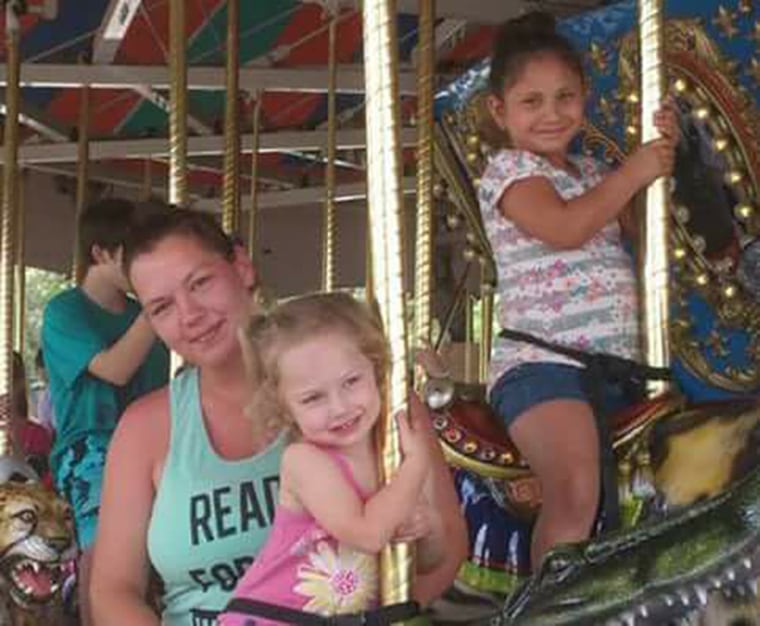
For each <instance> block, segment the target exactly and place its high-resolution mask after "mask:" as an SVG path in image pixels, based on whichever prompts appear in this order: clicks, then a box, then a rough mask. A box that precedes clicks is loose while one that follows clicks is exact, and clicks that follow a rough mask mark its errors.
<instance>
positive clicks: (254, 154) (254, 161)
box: [248, 91, 263, 259]
mask: <svg viewBox="0 0 760 626" xmlns="http://www.w3.org/2000/svg"><path fill="white" fill-rule="evenodd" d="M254 98H256V100H255V102H254V104H253V138H252V142H251V143H252V145H251V197H250V214H249V215H248V254H250V255H251V257H252V258H254V259H255V258H256V252H257V250H258V245H257V238H258V235H259V233H258V218H259V207H258V204H259V189H258V185H259V134H260V133H261V100H262V98H263V94H262V92H261V91H257V92H256V94H255V95H254Z"/></svg>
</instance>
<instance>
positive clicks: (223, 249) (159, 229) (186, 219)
mask: <svg viewBox="0 0 760 626" xmlns="http://www.w3.org/2000/svg"><path fill="white" fill-rule="evenodd" d="M156 208H157V206H156V203H155V202H153V203H152V205H151V207H150V210H146V211H144V212H143V211H141V212H142V213H144V217H142V218H141V219H140V220H139V221H138V222H137V224H136V225H135V228H134V229H132V231H131V233H130V236H129V238H128V239H127V241H126V244H125V246H124V271H125V272H126V274H127V275H129V271H130V269H131V267H132V263H134V260H135V258H136V257H138V256H140V255H141V254H145V253H147V252H150V251H152V250H153V249H154V248H155V247H156V246H157V245H158V244H159V243H160V242H161V241H163V240H164V239H166V238H167V237H168V236H170V235H183V236H186V237H192V238H194V239H195V240H196V241H198V242H199V243H200V244H201V245H202V246H203V247H205V248H207V249H208V250H211V251H213V252H218V253H219V254H221V255H222V256H223V257H224V258H226V259H229V260H231V259H232V258H233V257H234V254H235V245H236V244H237V242H236V241H235V240H233V239H232V238H230V237H229V236H227V235H226V234H225V232H224V231H223V230H222V227H221V226H220V225H219V223H218V222H217V221H216V220H215V219H214V217H213V216H212V215H209V214H207V213H199V212H197V211H191V210H189V209H180V208H176V207H172V206H171V205H164V208H163V210H156Z"/></svg>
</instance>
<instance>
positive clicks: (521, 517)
mask: <svg viewBox="0 0 760 626" xmlns="http://www.w3.org/2000/svg"><path fill="white" fill-rule="evenodd" d="M682 4H683V6H681V5H682ZM745 4H746V3H745ZM668 10H669V11H673V12H674V13H676V14H678V13H679V11H681V12H682V13H685V14H690V15H692V16H693V14H694V12H695V11H701V12H703V13H704V14H705V15H704V16H702V17H703V19H701V20H700V19H698V18H699V16H694V17H692V18H689V19H673V20H670V21H669V22H668V23H667V24H666V37H665V40H666V41H667V44H666V49H665V62H666V66H667V69H668V74H669V80H670V82H671V84H672V86H673V91H674V93H675V98H676V102H677V106H678V109H679V112H680V114H681V122H682V133H683V136H684V141H683V143H682V146H681V149H680V150H679V153H678V157H677V164H676V172H675V185H674V187H673V190H672V200H673V211H672V228H671V246H672V251H671V258H672V269H671V280H670V283H671V286H670V289H671V314H672V329H671V333H670V334H671V339H672V343H673V349H672V352H673V354H674V360H673V363H672V372H673V375H674V377H675V383H676V384H675V385H674V389H673V391H672V392H671V393H668V394H666V395H660V396H659V397H655V398H653V399H650V400H648V401H646V402H643V403H641V404H639V405H638V406H636V407H634V408H633V409H631V410H628V411H626V412H625V413H624V414H620V415H615V416H611V417H610V420H609V431H610V437H609V439H610V441H609V443H610V447H611V449H612V450H613V451H614V463H613V464H614V465H616V470H617V471H616V483H617V488H618V489H617V490H618V496H619V501H620V505H621V522H622V528H621V529H619V530H617V531H615V532H612V533H609V532H603V533H601V534H595V536H594V537H592V539H591V540H590V541H588V542H586V543H582V544H577V545H569V546H560V547H558V548H556V549H555V550H554V551H552V552H551V553H550V554H549V555H548V556H547V558H546V560H545V562H544V564H543V566H542V567H541V570H540V571H539V572H536V573H535V575H534V576H532V577H530V574H531V572H530V570H529V545H530V527H531V524H532V520H533V518H534V516H535V512H536V510H537V508H538V507H539V506H540V500H541V494H540V489H539V488H538V485H537V484H536V481H535V479H534V478H533V477H532V476H531V473H530V468H529V467H527V465H526V464H525V462H524V461H523V460H522V459H521V457H520V454H519V451H518V450H517V449H516V448H515V447H514V445H513V444H512V442H511V441H510V439H509V436H508V434H507V433H506V431H505V429H504V428H503V427H502V426H501V424H500V422H499V420H498V418H496V417H495V416H494V415H492V414H491V413H490V411H489V410H488V408H487V406H485V404H484V403H483V402H482V396H483V393H482V389H481V390H477V391H476V392H475V393H474V394H472V393H471V394H470V396H471V397H461V396H460V397H459V398H457V399H456V400H455V401H454V402H453V403H452V404H451V405H450V406H449V407H447V408H445V409H442V410H439V412H438V415H437V417H436V420H435V427H436V429H437V431H438V433H439V436H440V439H441V442H442V445H443V447H444V450H445V452H446V454H447V457H448V459H449V461H450V463H451V464H452V466H453V467H454V468H455V470H454V471H455V482H456V484H457V487H458V489H459V493H460V497H461V500H462V503H463V508H464V511H465V515H466V517H467V521H468V526H469V530H470V538H471V557H470V559H469V561H468V563H466V564H465V567H464V568H463V570H462V572H461V574H460V580H461V581H462V582H464V583H466V584H467V586H468V587H469V588H470V589H475V590H477V591H478V592H490V593H496V594H499V595H501V596H506V597H507V598H508V599H507V603H506V606H505V608H504V610H503V612H502V611H493V610H492V611H491V613H490V614H487V615H485V616H484V618H483V621H482V623H483V624H486V623H489V624H498V623H504V624H512V623H514V624H541V625H544V624H547V625H548V624H605V623H609V624H633V623H648V624H668V623H670V622H669V620H671V619H676V618H680V617H683V616H685V615H688V614H689V613H692V612H695V611H700V609H701V608H702V607H703V606H704V605H705V604H706V603H707V602H708V598H709V597H710V596H711V594H713V592H715V591H716V590H720V591H721V593H723V594H725V595H727V596H731V595H742V594H746V593H747V592H748V591H749V590H752V589H754V586H755V583H756V579H757V578H758V575H759V574H760V447H758V442H760V405H758V402H757V400H756V395H757V392H758V390H760V363H758V354H760V353H758V351H757V349H756V348H757V345H758V342H759V341H760V327H758V321H760V308H758V304H759V303H758V299H757V295H756V293H755V291H753V286H754V285H753V283H752V280H751V277H752V276H753V273H752V270H753V269H754V266H753V259H754V258H755V257H752V256H750V255H749V254H748V253H747V251H748V250H753V249H755V248H756V247H757V246H754V248H753V244H754V243H755V242H756V240H757V237H758V232H756V225H755V218H754V207H753V205H752V202H753V200H754V199H755V198H756V197H757V196H758V195H760V193H758V192H760V186H758V181H757V180H756V179H755V173H756V172H760V163H758V162H757V155H756V153H755V146H756V145H757V141H758V137H757V136H756V134H755V133H756V125H755V123H754V122H753V120H756V119H758V117H757V106H756V105H755V104H754V103H753V101H752V99H751V98H749V97H748V95H747V93H745V92H744V91H741V90H738V89H736V88H735V84H736V82H735V77H732V76H731V74H730V71H729V69H730V67H731V65H730V63H728V62H727V61H726V59H725V57H724V55H723V53H722V51H721V49H720V47H719V46H718V44H717V43H715V41H714V39H715V38H716V37H715V35H714V34H713V33H712V32H710V31H708V29H707V28H706V27H705V26H704V25H705V24H706V23H714V22H711V19H708V18H711V17H712V14H713V13H716V14H717V12H718V11H719V7H718V2H713V1H712V0H711V1H708V2H704V3H701V6H700V7H699V8H696V7H695V6H694V4H693V3H686V2H680V0H674V2H671V3H669V6H668ZM634 16H635V3H633V2H627V3H622V4H620V5H615V6H613V7H610V8H608V9H601V10H600V11H599V12H597V13H596V14H592V15H585V16H583V17H582V18H580V19H579V22H580V24H579V25H577V28H576V29H575V30H573V28H574V25H573V23H572V18H571V19H570V20H567V21H566V23H565V24H564V27H565V28H566V29H567V30H566V32H565V34H566V35H568V36H569V37H570V38H571V39H573V38H574V39H575V40H576V43H578V44H579V46H580V47H581V48H585V49H588V48H589V46H590V49H589V55H588V58H589V60H590V64H591V65H592V68H591V72H590V80H591V83H592V89H591V91H592V93H594V92H596V93H597V94H605V93H612V92H613V91H615V92H616V94H617V101H618V102H617V104H615V103H611V102H610V101H609V100H608V99H607V98H605V97H604V96H601V97H598V100H597V101H596V103H595V104H596V107H595V113H596V116H595V117H594V116H592V119H591V121H590V122H589V123H588V125H587V126H586V128H585V132H584V136H583V138H582V148H583V149H584V150H586V151H589V152H594V153H596V154H597V155H599V156H601V157H602V158H603V159H605V160H607V161H609V162H614V161H615V160H619V159H621V158H622V157H623V156H624V154H625V152H626V151H627V150H630V149H631V148H632V147H633V146H634V145H635V143H636V141H637V137H636V136H635V133H634V132H633V131H632V130H631V129H635V128H636V126H637V119H636V114H637V113H636V112H637V97H636V85H637V72H636V70H635V65H636V63H637V60H636V59H637V43H636V38H635V36H634V35H633V34H631V32H630V31H631V26H632V25H633V24H634V23H635V17H634ZM748 23H749V22H748ZM595 28H596V29H597V30H596V31H595ZM599 29H601V31H600V32H601V34H600V32H597V31H599ZM602 37H603V38H606V39H607V41H608V42H609V43H608V45H607V46H605V45H604V40H603V39H601V38H602ZM600 42H601V43H600ZM615 56H617V65H614V64H613V63H612V59H614V58H615ZM613 66H614V67H616V72H613V71H612V67H613ZM487 71H488V68H487V67H486V66H484V65H483V66H479V67H477V68H475V69H473V70H472V71H471V72H469V74H468V75H467V76H465V77H464V78H463V79H462V80H460V81H458V83H457V84H456V85H454V86H452V87H450V88H449V89H448V90H447V91H446V92H445V93H443V94H441V97H439V98H438V104H439V112H440V111H442V114H441V115H440V119H439V124H438V131H437V135H436V146H435V152H436V166H437V170H438V172H439V175H440V176H441V178H442V181H441V183H440V187H442V188H444V189H445V193H443V194H442V195H443V196H444V200H445V201H446V202H447V203H448V205H449V211H451V210H452V208H451V207H453V211H454V212H456V213H457V214H458V215H460V216H462V217H463V220H464V221H465V223H466V224H467V227H468V231H469V232H468V234H467V241H468V245H470V246H471V247H473V246H474V247H476V248H477V251H478V253H479V254H480V255H481V257H482V258H483V261H484V262H483V266H484V276H485V278H484V282H488V281H493V280H494V276H495V272H494V271H493V263H492V260H491V259H490V256H491V255H490V250H489V247H488V242H487V240H486V239H485V237H484V235H483V227H482V222H481V220H480V215H479V212H478V208H477V203H476V201H475V196H476V194H475V191H474V188H475V186H476V185H477V179H478V176H479V175H480V173H481V172H482V170H483V167H484V165H485V161H486V159H487V156H488V153H489V150H491V149H494V148H496V147H498V146H496V145H495V144H494V142H493V137H494V134H493V133H492V132H490V131H489V128H488V124H487V119H488V118H487V115H486V113H485V109H484V107H483V98H482V94H483V87H484V83H485V78H486V76H487ZM732 81H734V82H732ZM621 128H623V129H625V130H623V131H621V130H620V129H621ZM741 268H744V270H743V273H742V272H741V271H738V270H741ZM747 276H749V278H747ZM469 391H472V389H469ZM439 395H440V394H439ZM478 395H479V396H480V397H478ZM607 490H608V491H609V486H608V489H607ZM603 521H604V520H603V516H602V517H601V518H600V523H599V524H597V527H598V528H602V527H603ZM510 596H511V597H510ZM756 618H757V611H755V612H754V615H753V619H756ZM720 619H721V620H722V621H718V622H714V623H723V624H729V623H730V621H729V619H728V618H727V617H726V616H725V615H723V616H722V617H721V618H720ZM467 622H468V623H481V622H478V621H477V620H474V619H468V620H467ZM744 623H752V622H749V621H745V622H744ZM757 623H760V622H757Z"/></svg>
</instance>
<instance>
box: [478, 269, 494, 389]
mask: <svg viewBox="0 0 760 626" xmlns="http://www.w3.org/2000/svg"><path fill="white" fill-rule="evenodd" d="M493 304H494V294H493V287H492V286H491V284H490V283H488V282H483V283H482V284H481V286H480V359H479V363H480V369H479V373H478V376H479V379H480V380H479V382H480V383H482V384H485V383H486V382H487V381H488V362H489V360H490V358H491V341H492V339H493Z"/></svg>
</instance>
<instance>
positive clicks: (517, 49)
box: [488, 11, 585, 97]
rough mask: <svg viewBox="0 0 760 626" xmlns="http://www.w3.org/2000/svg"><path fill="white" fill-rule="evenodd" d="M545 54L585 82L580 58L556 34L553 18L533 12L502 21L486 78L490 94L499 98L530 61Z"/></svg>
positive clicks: (571, 47)
mask: <svg viewBox="0 0 760 626" xmlns="http://www.w3.org/2000/svg"><path fill="white" fill-rule="evenodd" d="M546 53H548V54H555V55H557V56H558V57H559V58H560V59H562V60H563V61H564V62H565V63H567V65H568V66H569V67H570V68H572V69H573V70H575V71H576V72H577V73H578V76H580V77H581V80H583V81H585V76H584V72H583V62H582V60H581V56H580V54H578V51H577V50H576V49H575V48H574V47H573V44H571V43H570V41H568V40H567V39H566V38H565V37H563V36H562V35H560V34H559V33H558V32H557V24H556V21H555V19H554V17H553V16H552V15H550V14H549V13H544V12H543V11H532V12H530V13H526V14H525V15H522V16H520V17H517V18H515V19H512V20H508V21H506V22H504V23H503V24H502V25H501V26H500V27H499V30H498V32H497V33H496V37H495V38H494V42H493V51H492V53H491V73H490V75H489V79H488V86H489V89H490V90H491V93H493V95H495V96H498V97H501V96H502V94H503V93H504V89H505V88H507V87H509V86H511V85H512V84H513V83H514V82H515V81H516V80H518V78H519V76H520V72H522V70H523V68H524V67H525V64H526V63H527V62H528V61H529V60H531V59H532V58H533V57H535V56H537V55H541V54H546Z"/></svg>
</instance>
